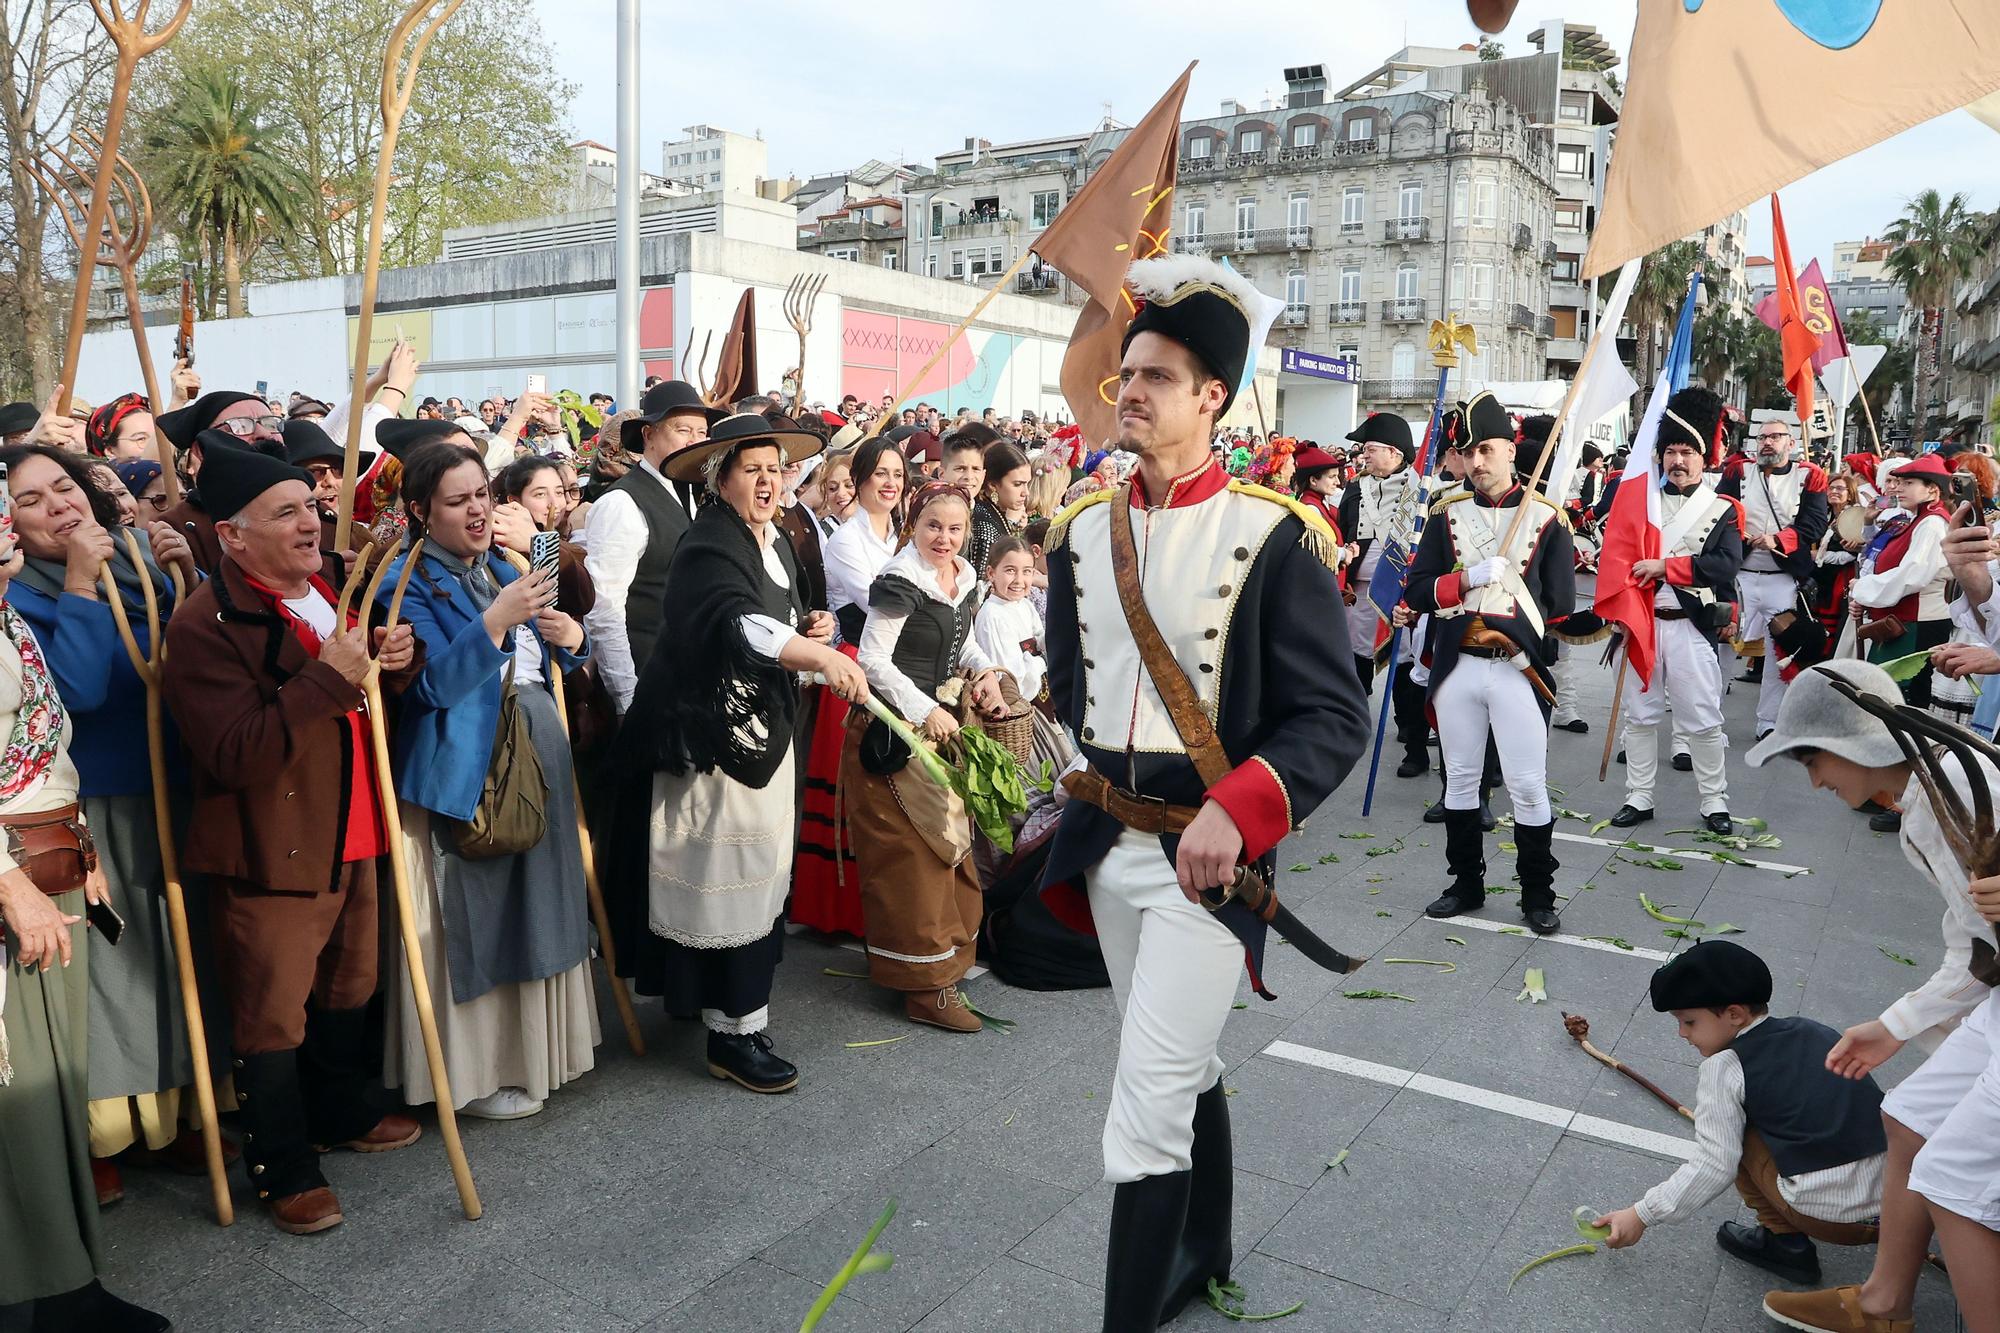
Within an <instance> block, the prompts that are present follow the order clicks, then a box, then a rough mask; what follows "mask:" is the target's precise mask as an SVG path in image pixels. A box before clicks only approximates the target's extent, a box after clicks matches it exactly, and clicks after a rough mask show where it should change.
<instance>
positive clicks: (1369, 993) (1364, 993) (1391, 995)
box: [1341, 990, 1417, 1004]
mask: <svg viewBox="0 0 2000 1333" xmlns="http://www.w3.org/2000/svg"><path fill="white" fill-rule="evenodd" d="M1341 994H1342V995H1343V996H1345V997H1346V998H1348V999H1350V1000H1401V1001H1403V1002H1404V1003H1405V1004H1415V1003H1416V1002H1417V997H1416V996H1414V995H1403V994H1400V993H1399V992H1397V991H1392V990H1344V991H1342V992H1341Z"/></svg>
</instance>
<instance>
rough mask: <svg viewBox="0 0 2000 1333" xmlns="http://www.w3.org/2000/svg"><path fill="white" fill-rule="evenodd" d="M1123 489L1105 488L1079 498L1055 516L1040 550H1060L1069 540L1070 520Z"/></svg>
mask: <svg viewBox="0 0 2000 1333" xmlns="http://www.w3.org/2000/svg"><path fill="white" fill-rule="evenodd" d="M1123 489H1124V488H1123V487H1119V486H1106V487H1105V488H1104V489H1103V490H1101V491H1092V492H1091V493H1090V494H1088V495H1085V496H1081V497H1079V498H1078V499H1077V500H1076V501H1075V502H1073V503H1072V504H1071V505H1070V506H1069V508H1067V509H1065V510H1063V511H1062V512H1061V513H1060V514H1057V515H1056V517H1055V521H1054V522H1053V523H1050V524H1049V535H1048V540H1047V541H1046V542H1045V543H1044V545H1043V547H1042V549H1043V550H1045V551H1056V550H1060V549H1062V544H1063V543H1064V542H1066V541H1068V540H1069V521H1070V520H1071V519H1073V518H1075V517H1076V516H1077V515H1078V514H1080V513H1082V512H1083V511H1084V510H1086V509H1088V508H1090V507H1091V506H1092V505H1095V504H1103V503H1104V502H1105V501H1106V500H1110V499H1114V498H1116V497H1117V496H1118V494H1119V493H1120V492H1121V491H1122V490H1123Z"/></svg>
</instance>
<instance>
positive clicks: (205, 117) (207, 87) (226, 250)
mask: <svg viewBox="0 0 2000 1333" xmlns="http://www.w3.org/2000/svg"><path fill="white" fill-rule="evenodd" d="M145 145H146V152H147V156H148V159H149V160H148V166H149V170H148V172H147V175H148V178H149V179H150V180H151V181H152V182H153V194H154V197H155V198H156V199H158V200H159V201H160V202H161V203H162V204H163V205H164V206H165V209H166V211H167V212H168V213H169V214H170V215H172V216H175V217H177V218H179V219H180V221H181V223H182V226H183V227H184V229H185V231H186V233H187V234H188V235H189V236H190V237H191V238H192V239H193V241H194V243H195V245H196V247H197V248H198V249H199V250H200V251H201V252H202V253H203V254H204V256H205V257H206V258H207V259H208V260H209V262H210V265H211V268H212V267H213V265H214V264H215V263H217V262H219V263H220V265H221V268H222V281H223V288H224V291H225V292H226V294H227V306H228V312H229V317H230V318H231V319H236V318H240V317H241V316H242V315H244V314H245V313H246V311H245V309H244V305H243V270H244V267H245V265H246V264H247V263H248V261H249V259H250V258H251V256H253V255H254V254H255V253H256V251H257V248H258V247H259V246H260V245H261V244H263V242H264V240H265V239H266V238H268V237H269V236H270V235H271V233H272V232H274V231H277V230H282V229H285V228H290V227H293V226H296V225H297V223H298V220H299V214H300V203H301V197H302V195H303V192H304V190H305V189H306V180H305V176H304V174H303V173H301V172H300V171H299V170H298V169H297V168H296V167H294V166H293V165H292V164H291V163H290V162H289V161H287V160H286V159H285V158H284V157H283V156H282V155H281V154H280V153H279V152H278V151H277V149H276V147H275V146H274V145H273V143H272V142H271V139H270V137H269V136H268V135H267V134H266V133H265V130H264V126H263V123H262V109H261V108H260V107H259V106H258V105H257V103H256V102H255V101H254V100H253V99H252V98H251V97H250V95H249V94H248V93H247V92H245V90H244V87H243V82H242V80H241V79H240V78H239V77H238V75H237V73H236V71H235V70H233V69H229V68H226V67H221V66H207V67H198V68H196V69H194V70H192V71H190V72H189V73H188V74H187V75H186V76H185V78H184V80H183V82H182V86H181V88H180V90H179V91H178V93H177V95H176V96H174V97H173V98H172V99H171V100H169V101H168V102H167V103H166V105H165V107H164V109H163V110H162V112H161V113H160V116H159V117H158V119H157V120H156V121H155V122H154V123H153V124H151V125H150V126H148V127H147V131H146V135H145Z"/></svg>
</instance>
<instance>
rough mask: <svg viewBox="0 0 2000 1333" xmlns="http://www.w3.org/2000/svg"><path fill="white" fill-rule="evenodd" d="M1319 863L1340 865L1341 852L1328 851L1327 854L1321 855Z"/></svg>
mask: <svg viewBox="0 0 2000 1333" xmlns="http://www.w3.org/2000/svg"><path fill="white" fill-rule="evenodd" d="M1319 863H1320V864H1321V865H1323V866H1331V865H1338V864H1340V853H1339V852H1328V853H1327V854H1326V855H1325V856H1322V857H1320V859H1319Z"/></svg>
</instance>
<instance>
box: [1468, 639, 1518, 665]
mask: <svg viewBox="0 0 2000 1333" xmlns="http://www.w3.org/2000/svg"><path fill="white" fill-rule="evenodd" d="M1514 652H1515V650H1514V648H1513V647H1512V646H1511V645H1510V646H1508V647H1506V648H1488V647H1486V646H1485V645H1484V644H1476V643H1467V644H1461V645H1459V649H1458V655H1459V656H1460V657H1485V658H1490V659H1492V660H1493V661H1495V662H1510V661H1512V660H1513V658H1514Z"/></svg>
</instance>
